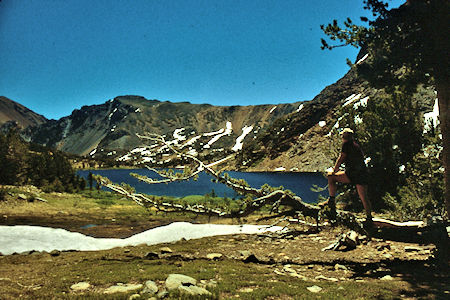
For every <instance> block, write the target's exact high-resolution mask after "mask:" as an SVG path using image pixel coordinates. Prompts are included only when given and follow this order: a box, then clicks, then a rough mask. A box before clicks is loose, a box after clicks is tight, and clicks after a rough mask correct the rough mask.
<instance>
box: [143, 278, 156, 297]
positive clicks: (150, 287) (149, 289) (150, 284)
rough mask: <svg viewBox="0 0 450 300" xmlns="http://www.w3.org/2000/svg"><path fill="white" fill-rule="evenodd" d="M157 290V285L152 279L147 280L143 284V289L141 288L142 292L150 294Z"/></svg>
mask: <svg viewBox="0 0 450 300" xmlns="http://www.w3.org/2000/svg"><path fill="white" fill-rule="evenodd" d="M157 292H158V286H157V285H156V283H155V282H154V281H153V280H147V281H146V282H145V284H144V289H143V290H142V294H150V295H154V294H156V293H157Z"/></svg>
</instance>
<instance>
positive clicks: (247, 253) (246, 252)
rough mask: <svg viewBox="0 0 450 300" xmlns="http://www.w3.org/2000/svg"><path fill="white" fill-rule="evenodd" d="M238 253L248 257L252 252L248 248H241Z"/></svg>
mask: <svg viewBox="0 0 450 300" xmlns="http://www.w3.org/2000/svg"><path fill="white" fill-rule="evenodd" d="M239 254H240V255H241V256H243V257H248V256H250V255H252V253H251V252H250V251H248V250H241V251H239Z"/></svg>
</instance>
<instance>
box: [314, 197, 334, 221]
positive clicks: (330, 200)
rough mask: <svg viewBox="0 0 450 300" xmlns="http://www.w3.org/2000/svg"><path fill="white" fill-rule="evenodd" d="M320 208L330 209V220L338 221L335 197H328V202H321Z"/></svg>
mask: <svg viewBox="0 0 450 300" xmlns="http://www.w3.org/2000/svg"><path fill="white" fill-rule="evenodd" d="M318 205H319V207H320V208H325V207H329V209H330V210H329V216H328V217H329V218H330V219H336V198H335V197H328V199H327V200H325V201H323V202H320V203H319V204H318Z"/></svg>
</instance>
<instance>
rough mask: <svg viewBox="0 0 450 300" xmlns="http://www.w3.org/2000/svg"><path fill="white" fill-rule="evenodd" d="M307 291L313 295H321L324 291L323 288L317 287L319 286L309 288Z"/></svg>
mask: <svg viewBox="0 0 450 300" xmlns="http://www.w3.org/2000/svg"><path fill="white" fill-rule="evenodd" d="M306 289H307V290H308V291H310V292H311V293H319V292H320V291H321V290H322V288H321V287H320V286H317V285H313V286H308V287H307V288H306Z"/></svg>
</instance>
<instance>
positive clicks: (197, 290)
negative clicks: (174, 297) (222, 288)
mask: <svg viewBox="0 0 450 300" xmlns="http://www.w3.org/2000/svg"><path fill="white" fill-rule="evenodd" d="M178 290H179V291H180V292H182V293H186V294H189V295H193V296H195V295H208V296H209V295H211V292H210V291H208V290H207V289H205V288H202V287H198V286H196V285H191V286H184V285H181V286H179V287H178Z"/></svg>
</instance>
